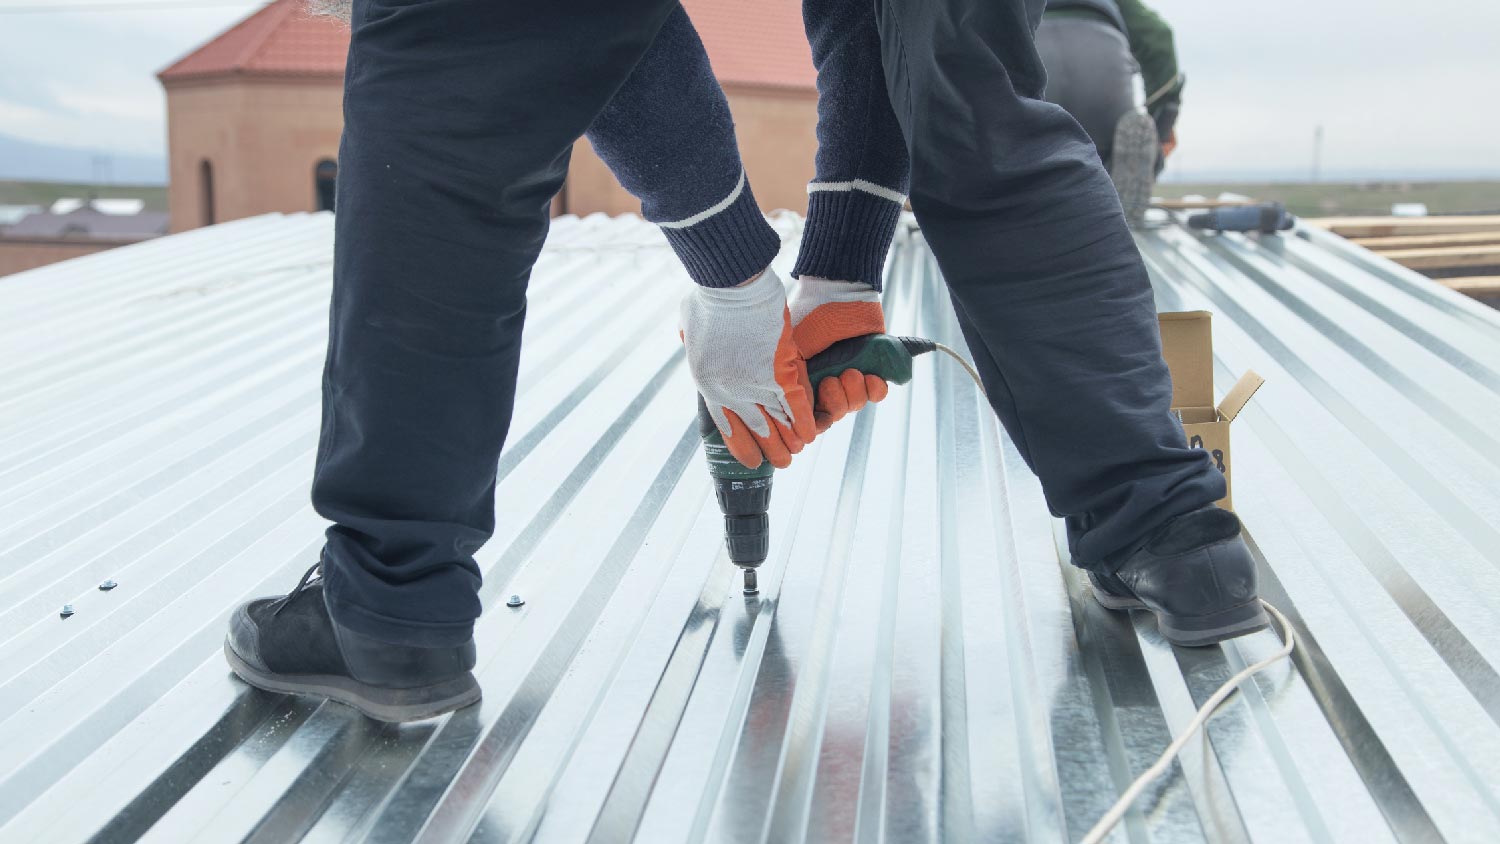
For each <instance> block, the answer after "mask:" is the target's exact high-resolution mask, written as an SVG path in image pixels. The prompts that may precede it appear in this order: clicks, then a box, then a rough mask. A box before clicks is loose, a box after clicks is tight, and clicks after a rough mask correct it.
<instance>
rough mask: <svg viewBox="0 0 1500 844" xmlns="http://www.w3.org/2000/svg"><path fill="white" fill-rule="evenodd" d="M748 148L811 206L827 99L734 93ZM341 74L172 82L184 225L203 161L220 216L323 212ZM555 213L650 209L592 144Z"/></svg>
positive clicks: (175, 224) (792, 197)
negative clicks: (321, 190) (322, 178)
mask: <svg viewBox="0 0 1500 844" xmlns="http://www.w3.org/2000/svg"><path fill="white" fill-rule="evenodd" d="M727 94H728V97H729V106H730V110H731V111H732V112H733V113H734V117H735V123H736V127H737V130H738V134H739V142H740V151H741V154H742V155H743V157H744V161H745V169H746V170H747V172H748V173H749V175H750V183H751V185H752V186H753V188H754V190H755V197H756V200H757V201H758V202H759V203H760V206H761V207H762V208H764V209H765V210H767V211H772V210H775V209H777V208H788V209H791V210H794V211H797V212H799V213H801V212H803V211H805V210H806V208H807V183H808V181H810V180H811V179H812V174H813V154H814V152H815V151H816V149H817V139H816V137H815V135H814V126H815V125H816V122H817V96H816V94H815V93H814V92H812V91H788V90H767V89H753V88H751V89H736V88H730V89H728V91H727ZM341 97H342V85H341V83H340V82H339V81H338V80H335V79H329V78H322V79H297V78H287V79H274V78H272V79H267V78H256V77H226V78H221V79H210V80H179V81H175V82H173V83H171V84H170V85H169V86H168V88H167V134H168V158H169V176H170V180H171V181H170V185H169V187H168V191H167V198H168V204H169V208H170V211H171V215H172V226H171V228H172V231H174V232H177V231H184V230H186V229H192V228H197V227H198V226H201V225H203V224H204V223H205V220H204V217H203V211H202V206H203V201H202V196H203V176H202V162H203V161H205V160H207V161H208V162H210V163H211V165H212V167H213V193H214V221H215V222H224V221H226V220H234V219H238V218H241V217H249V216H253V215H255V214H264V213H267V212H270V211H282V212H290V211H312V210H316V208H317V198H316V194H315V188H314V181H313V168H314V167H315V166H316V165H317V162H318V161H319V160H320V159H322V158H335V157H336V155H337V152H338V143H339V132H340V131H341V129H342V109H341ZM553 207H554V210H555V211H557V212H558V213H561V212H562V211H563V210H566V211H567V212H568V213H574V214H580V215H582V214H591V213H594V212H596V211H602V212H604V213H606V214H611V215H613V214H622V213H639V212H640V203H639V202H637V201H636V200H635V198H634V197H632V196H630V195H629V194H628V193H626V192H625V190H624V188H621V187H620V185H619V183H618V182H616V181H615V179H614V176H613V175H611V174H610V172H609V170H608V169H607V168H605V166H604V164H603V163H602V162H601V161H600V160H599V158H598V157H597V156H596V155H594V153H593V150H592V148H591V147H590V146H589V144H588V142H587V141H580V142H579V144H578V146H577V147H576V148H575V149H574V153H573V163H572V166H571V168H570V170H569V176H568V186H567V188H566V195H565V196H564V197H563V198H562V199H561V201H559V202H557V203H554V206H553Z"/></svg>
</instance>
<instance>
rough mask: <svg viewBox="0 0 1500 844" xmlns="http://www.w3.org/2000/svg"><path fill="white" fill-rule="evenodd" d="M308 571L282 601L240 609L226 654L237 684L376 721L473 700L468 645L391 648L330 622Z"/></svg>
mask: <svg viewBox="0 0 1500 844" xmlns="http://www.w3.org/2000/svg"><path fill="white" fill-rule="evenodd" d="M317 570H318V566H317V565H314V566H313V567H312V568H310V569H308V570H307V574H304V575H303V576H302V580H301V582H299V583H298V584H297V588H296V589H293V590H292V591H291V593H290V594H288V595H286V596H285V597H282V598H258V599H256V600H254V601H250V602H249V603H245V604H241V605H240V606H239V607H238V608H236V609H235V611H234V615H233V616H232V617H231V618H230V620H229V635H228V636H226V637H225V639H224V656H225V657H226V658H228V660H229V667H230V668H232V669H233V670H234V673H235V674H238V675H239V677H240V679H241V680H244V681H245V682H246V683H249V684H250V685H252V686H255V687H256V688H258V689H265V690H267V691H272V692H287V693H290V694H304V695H317V696H319V697H326V698H328V699H330V700H336V701H338V702H340V703H346V704H348V705H350V706H352V707H354V708H355V709H358V710H359V711H361V712H363V713H365V714H366V715H368V716H370V717H371V718H374V719H376V720H378V721H415V720H417V719H419V718H430V717H432V716H434V715H441V714H443V713H444V712H451V711H453V710H455V709H458V708H460V707H464V706H468V705H469V704H471V703H475V702H477V701H478V700H479V683H478V682H477V681H476V680H475V679H474V675H473V673H471V669H473V667H474V641H473V640H472V639H471V640H469V641H468V642H466V643H464V644H463V645H459V646H457V647H446V648H422V647H413V646H410V645H392V644H388V643H386V642H381V641H378V640H376V639H372V638H370V637H368V636H364V635H361V634H359V633H355V632H354V631H352V630H347V629H345V628H343V627H340V626H339V625H337V624H335V623H334V621H333V619H332V618H331V617H330V616H329V614H328V607H327V605H325V604H324V602H323V581H322V579H321V578H319V579H316V580H314V579H313V574H314V573H315V572H316V571H317Z"/></svg>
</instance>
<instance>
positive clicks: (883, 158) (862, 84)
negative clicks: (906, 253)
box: [792, 0, 911, 291]
mask: <svg viewBox="0 0 1500 844" xmlns="http://www.w3.org/2000/svg"><path fill="white" fill-rule="evenodd" d="M872 2H873V0H804V2H803V4H802V17H803V21H804V23H805V24H806V27H807V40H808V43H809V44H811V45H812V53H813V64H814V65H815V66H816V67H817V70H818V156H817V171H816V176H815V178H814V180H813V182H812V183H811V184H810V185H808V188H807V189H808V200H807V223H806V225H805V226H804V228H803V230H802V247H801V249H800V250H799V251H798V253H797V264H796V267H795V268H794V269H793V271H792V273H793V275H796V276H799V277H801V276H807V277H812V278H823V279H835V280H838V281H854V282H861V283H863V284H865V285H868V286H869V287H871V288H873V289H874V290H877V291H878V290H880V287H881V281H882V271H883V268H884V266H885V257H886V252H887V251H888V250H889V249H890V245H891V238H892V236H893V235H894V234H895V231H896V223H897V221H898V220H899V219H900V217H901V209H902V206H903V205H904V204H905V202H906V189H907V185H908V183H909V178H908V177H909V175H910V169H911V167H910V163H909V160H908V158H907V152H906V144H905V142H904V141H903V139H902V136H901V126H900V124H899V123H898V122H897V120H896V115H895V113H894V112H893V111H892V110H891V102H890V98H889V97H888V96H887V94H886V90H885V80H884V77H883V76H882V74H881V70H880V33H879V31H878V30H877V29H876V26H875V15H874V13H873V5H872Z"/></svg>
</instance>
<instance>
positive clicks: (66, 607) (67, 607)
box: [58, 604, 73, 618]
mask: <svg viewBox="0 0 1500 844" xmlns="http://www.w3.org/2000/svg"><path fill="white" fill-rule="evenodd" d="M72 614H73V605H72V604H63V608H62V611H61V612H59V613H58V616H59V617H61V618H67V617H68V616H70V615H72Z"/></svg>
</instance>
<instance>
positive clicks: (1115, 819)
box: [1081, 601, 1297, 844]
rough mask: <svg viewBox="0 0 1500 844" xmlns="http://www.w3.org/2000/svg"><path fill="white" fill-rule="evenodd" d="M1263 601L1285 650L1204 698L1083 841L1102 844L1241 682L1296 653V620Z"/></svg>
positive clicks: (1267, 658)
mask: <svg viewBox="0 0 1500 844" xmlns="http://www.w3.org/2000/svg"><path fill="white" fill-rule="evenodd" d="M1261 603H1262V604H1264V605H1265V607H1266V610H1267V611H1268V612H1270V613H1271V615H1272V616H1274V617H1275V618H1276V623H1277V625H1278V626H1279V627H1280V628H1281V639H1282V645H1281V649H1280V650H1278V651H1276V653H1274V654H1271V655H1270V656H1268V657H1266V658H1265V659H1263V660H1261V661H1260V662H1257V663H1255V664H1254V665H1251V666H1249V667H1247V668H1246V669H1245V670H1244V671H1241V672H1240V673H1238V674H1236V675H1234V676H1233V677H1230V678H1229V679H1228V680H1226V681H1224V685H1222V686H1220V687H1219V690H1218V691H1216V692H1214V693H1213V696H1212V697H1210V698H1209V699H1208V700H1207V701H1204V703H1203V706H1202V707H1200V708H1199V709H1198V714H1197V715H1195V716H1194V717H1193V720H1192V721H1190V722H1189V723H1188V725H1187V728H1186V729H1184V730H1183V731H1182V734H1181V735H1179V736H1178V737H1177V738H1176V739H1175V740H1173V742H1172V743H1171V744H1169V745H1167V749H1166V750H1165V751H1163V752H1162V754H1161V758H1159V759H1157V760H1156V763H1155V764H1153V765H1152V766H1151V767H1149V768H1147V769H1146V771H1145V773H1143V774H1141V775H1140V776H1138V777H1136V778H1135V782H1133V783H1131V784H1130V787H1129V788H1127V789H1125V793H1124V794H1122V795H1120V799H1119V800H1118V801H1116V802H1115V805H1114V806H1112V807H1111V808H1110V810H1109V811H1108V812H1105V813H1104V817H1102V818H1100V819H1099V822H1098V823H1096V824H1094V828H1093V829H1091V830H1089V834H1088V835H1085V836H1084V837H1083V841H1082V842H1081V844H1099V842H1100V841H1103V840H1104V836H1106V835H1108V834H1109V833H1110V831H1111V830H1113V829H1114V828H1115V826H1116V825H1117V824H1119V823H1120V819H1121V818H1123V817H1125V813H1126V812H1127V811H1128V810H1129V809H1130V804H1132V803H1134V802H1135V799H1136V798H1137V797H1140V796H1141V792H1142V791H1145V790H1146V786H1148V785H1150V784H1151V783H1152V782H1153V781H1154V780H1155V779H1156V778H1157V777H1159V776H1161V775H1162V773H1163V772H1164V771H1166V770H1167V768H1168V767H1169V766H1170V765H1171V764H1172V760H1173V759H1175V758H1177V754H1178V753H1180V752H1181V751H1182V748H1183V747H1184V746H1186V745H1187V743H1188V740H1189V739H1191V738H1192V737H1193V736H1194V735H1196V734H1197V733H1198V731H1199V730H1201V729H1203V725H1205V724H1207V723H1208V719H1210V718H1212V717H1213V716H1214V714H1215V713H1216V712H1217V711H1218V709H1219V707H1220V706H1221V705H1222V704H1223V703H1224V701H1225V700H1228V699H1229V696H1230V695H1232V694H1234V693H1235V691H1236V690H1238V689H1239V685H1240V683H1243V682H1244V681H1246V680H1248V679H1250V677H1252V676H1253V675H1255V674H1256V673H1258V672H1260V671H1264V670H1266V669H1267V668H1270V667H1271V666H1272V665H1275V664H1276V663H1277V662H1280V661H1281V660H1283V659H1286V658H1287V657H1289V656H1291V655H1292V650H1293V648H1295V647H1296V646H1297V634H1296V633H1294V632H1292V623H1291V622H1290V621H1287V619H1286V616H1284V615H1282V614H1281V610H1278V609H1276V608H1275V607H1273V606H1271V604H1270V603H1269V602H1267V601H1261Z"/></svg>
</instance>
